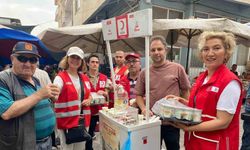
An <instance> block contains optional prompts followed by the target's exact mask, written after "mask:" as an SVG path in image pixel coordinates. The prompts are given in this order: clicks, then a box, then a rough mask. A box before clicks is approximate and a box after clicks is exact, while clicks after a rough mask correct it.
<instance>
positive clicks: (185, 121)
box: [160, 117, 201, 126]
mask: <svg viewBox="0 0 250 150" xmlns="http://www.w3.org/2000/svg"><path fill="white" fill-rule="evenodd" d="M160 118H161V120H162V121H169V122H175V123H182V124H185V125H189V126H190V125H196V124H199V123H201V121H200V122H193V121H189V120H185V119H177V118H175V117H172V118H164V117H160Z"/></svg>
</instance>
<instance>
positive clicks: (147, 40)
mask: <svg viewBox="0 0 250 150" xmlns="http://www.w3.org/2000/svg"><path fill="white" fill-rule="evenodd" d="M145 48H146V49H145V69H146V70H145V71H146V74H145V76H146V79H145V80H146V120H147V121H149V87H150V82H149V81H150V80H149V36H146V37H145Z"/></svg>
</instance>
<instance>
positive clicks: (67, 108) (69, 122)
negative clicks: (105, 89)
mask: <svg viewBox="0 0 250 150" xmlns="http://www.w3.org/2000/svg"><path fill="white" fill-rule="evenodd" d="M58 76H60V77H61V78H62V80H63V87H62V89H61V93H60V95H59V97H58V100H57V101H56V102H55V112H56V120H57V127H58V129H69V128H72V127H76V126H77V125H78V122H79V117H80V107H79V103H81V100H80V98H79V97H78V94H77V91H76V89H75V87H74V85H73V83H72V81H71V79H70V77H69V75H68V73H67V72H66V71H62V72H60V73H59V74H58ZM80 76H81V79H82V83H84V84H83V85H84V99H87V98H89V95H90V86H89V79H88V77H87V76H85V75H83V74H80ZM82 109H83V113H84V118H85V126H86V127H88V126H89V124H90V107H86V106H84V107H82Z"/></svg>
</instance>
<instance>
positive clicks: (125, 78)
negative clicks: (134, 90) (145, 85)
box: [120, 75, 130, 99]
mask: <svg viewBox="0 0 250 150" xmlns="http://www.w3.org/2000/svg"><path fill="white" fill-rule="evenodd" d="M129 82H130V81H129V79H128V75H126V76H123V77H122V78H121V80H120V84H121V85H122V86H123V87H124V89H125V90H126V91H127V93H128V98H129V99H130V83H129Z"/></svg>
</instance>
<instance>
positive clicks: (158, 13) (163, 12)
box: [152, 6, 168, 19]
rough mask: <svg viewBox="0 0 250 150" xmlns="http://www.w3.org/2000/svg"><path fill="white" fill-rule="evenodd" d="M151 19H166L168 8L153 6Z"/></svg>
mask: <svg viewBox="0 0 250 150" xmlns="http://www.w3.org/2000/svg"><path fill="white" fill-rule="evenodd" d="M152 11H153V19H167V17H168V10H167V9H166V8H161V7H155V6H153V9H152Z"/></svg>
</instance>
